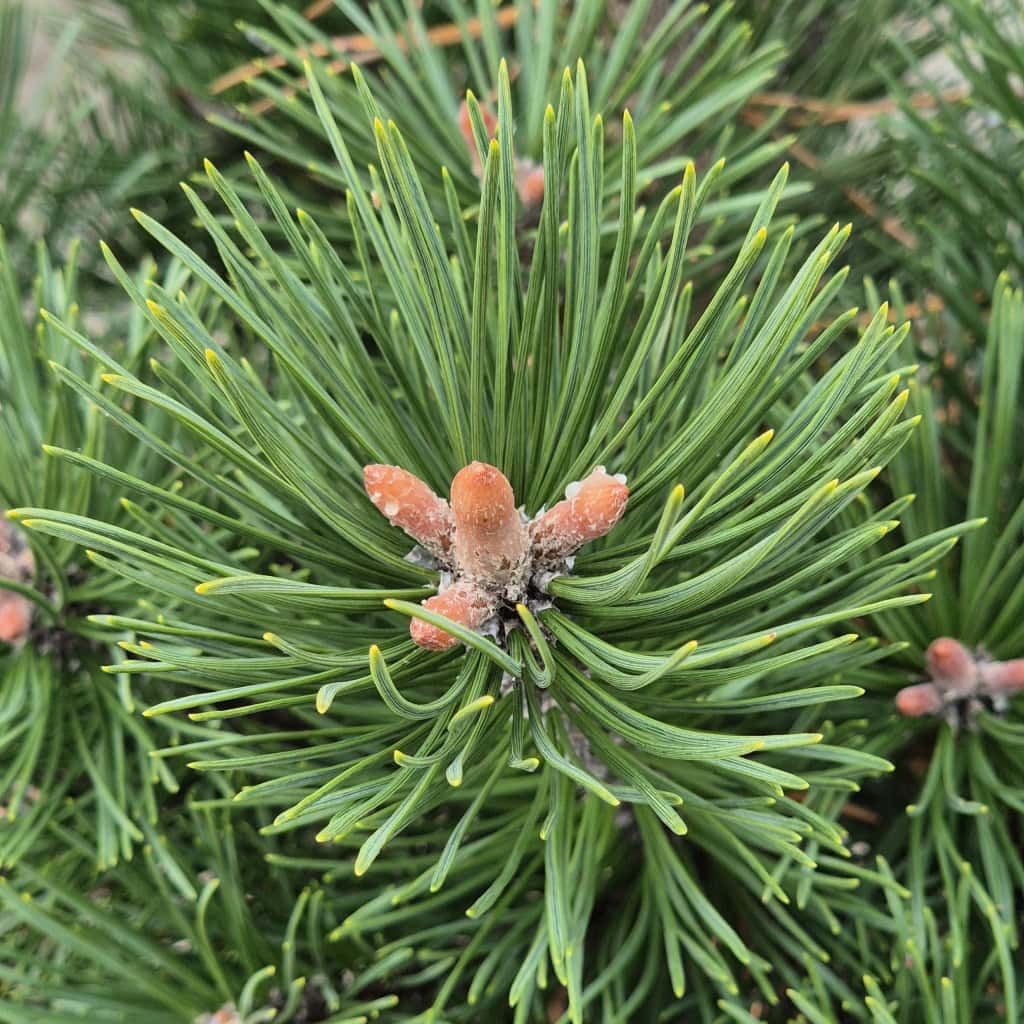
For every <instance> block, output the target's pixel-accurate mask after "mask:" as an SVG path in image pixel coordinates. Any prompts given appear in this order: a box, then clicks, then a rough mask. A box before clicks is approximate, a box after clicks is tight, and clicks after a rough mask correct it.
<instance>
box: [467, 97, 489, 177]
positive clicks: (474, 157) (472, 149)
mask: <svg viewBox="0 0 1024 1024" xmlns="http://www.w3.org/2000/svg"><path fill="white" fill-rule="evenodd" d="M480 113H481V114H482V115H483V119H484V128H486V129H487V134H488V135H489V136H490V137H491V138H492V139H493V138H494V134H495V132H496V131H497V130H498V119H497V118H496V117H495V116H494V115H493V114H492V113H491V112H490V111H489V110H488V109H487V108H486V107H481V108H480ZM459 131H460V132H462V138H463V140H464V141H465V143H466V149H468V150H469V159H470V161H471V162H472V164H473V173H474V174H475V175H476V176H477V177H478V178H479V177H480V175H481V174H483V172H484V169H483V167H482V166H481V164H480V154H479V153H478V152H477V149H476V139H475V138H474V136H473V122H472V121H471V120H470V117H469V104H468V103H467V102H466V101H465V100H463V101H462V103H461V104H460V106H459Z"/></svg>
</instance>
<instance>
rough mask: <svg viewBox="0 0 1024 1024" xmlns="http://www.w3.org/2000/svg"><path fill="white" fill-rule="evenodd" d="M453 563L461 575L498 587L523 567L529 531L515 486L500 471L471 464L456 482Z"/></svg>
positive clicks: (486, 465)
mask: <svg viewBox="0 0 1024 1024" xmlns="http://www.w3.org/2000/svg"><path fill="white" fill-rule="evenodd" d="M452 517H453V519H454V520H455V543H454V547H455V561H456V564H457V565H458V566H459V568H460V569H461V571H462V573H463V574H464V575H465V576H467V577H469V578H471V579H473V578H475V579H477V580H478V581H480V582H482V583H485V584H491V585H500V584H502V583H504V582H505V581H507V580H508V579H510V578H511V577H512V575H513V573H515V572H517V571H519V570H520V569H521V568H522V564H523V559H524V557H525V555H526V550H527V537H526V529H525V528H524V526H523V523H522V521H521V520H520V518H519V513H518V511H516V500H515V495H514V494H513V492H512V485H511V484H510V483H509V482H508V480H507V479H506V477H505V474H504V473H502V472H501V470H500V469H497V468H495V467H494V466H490V465H488V464H487V463H485V462H471V463H470V464H469V465H468V466H465V467H463V468H462V469H460V470H459V471H458V473H456V474H455V479H454V480H452Z"/></svg>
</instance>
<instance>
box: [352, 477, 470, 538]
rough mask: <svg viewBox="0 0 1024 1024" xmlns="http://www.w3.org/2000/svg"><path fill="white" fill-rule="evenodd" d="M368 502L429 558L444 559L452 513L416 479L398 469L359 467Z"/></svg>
mask: <svg viewBox="0 0 1024 1024" xmlns="http://www.w3.org/2000/svg"><path fill="white" fill-rule="evenodd" d="M363 486H364V487H365V488H366V493H367V495H368V496H369V498H370V501H372V502H373V503H374V505H376V506H377V509H378V511H379V512H381V513H383V515H385V516H386V517H387V520H388V522H389V523H391V525H392V526H397V527H399V528H400V529H402V530H404V531H405V532H406V533H407V534H408V535H409V536H410V537H412V538H413V540H415V541H417V542H418V543H420V544H422V545H423V547H425V548H426V549H427V550H428V551H429V552H430V553H431V554H432V555H435V556H437V557H439V558H444V557H445V556H446V555H447V552H448V549H449V547H450V546H451V534H452V513H451V509H450V508H449V507H448V502H447V501H445V500H444V498H439V497H438V496H437V495H436V494H435V493H434V492H433V491H432V490H431V489H430V488H429V487H428V486H427V485H426V484H425V483H424V482H423V481H422V480H420V478H419V477H416V476H413V475H412V473H409V472H407V471H406V470H404V469H400V468H399V467H398V466H381V465H376V464H374V465H370V466H364V467H363Z"/></svg>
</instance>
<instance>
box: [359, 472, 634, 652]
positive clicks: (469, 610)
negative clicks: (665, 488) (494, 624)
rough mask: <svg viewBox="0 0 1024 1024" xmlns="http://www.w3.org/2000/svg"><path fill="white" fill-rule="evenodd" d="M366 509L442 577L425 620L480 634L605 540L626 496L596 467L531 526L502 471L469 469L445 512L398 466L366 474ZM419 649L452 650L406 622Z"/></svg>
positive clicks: (439, 635) (431, 632)
mask: <svg viewBox="0 0 1024 1024" xmlns="http://www.w3.org/2000/svg"><path fill="white" fill-rule="evenodd" d="M363 483H364V486H365V487H366V493H367V494H368V495H369V496H370V501H372V502H373V504H374V505H376V507H377V509H378V510H379V511H380V512H382V513H383V514H384V515H385V516H387V519H388V522H390V523H391V525H392V526H397V527H400V528H401V529H402V530H404V531H405V532H406V533H407V534H408V535H409V536H410V537H412V538H413V540H415V541H416V542H417V543H418V544H420V545H421V546H422V547H423V548H424V549H425V550H426V551H427V552H428V553H429V554H430V555H431V556H433V558H434V559H435V560H436V561H437V562H438V563H439V565H441V566H442V567H443V568H444V569H445V570H446V575H445V577H443V579H442V586H441V589H440V591H439V593H438V594H437V595H436V596H434V597H431V598H428V599H427V600H426V601H424V602H423V607H424V608H426V609H428V610H429V611H432V612H436V613H437V614H438V615H443V616H444V617H445V618H446V619H450V620H451V621H452V622H456V623H458V624H459V625H461V626H465V627H466V628H467V629H474V630H476V629H479V628H480V627H481V626H483V625H484V623H486V622H487V621H488V620H489V619H491V618H493V617H494V615H495V614H496V613H497V612H498V610H499V608H500V607H501V606H502V604H514V603H515V602H517V601H520V600H522V599H523V598H524V597H525V595H526V594H527V592H528V590H529V588H530V586H531V585H533V586H536V585H537V581H538V580H541V579H543V578H545V577H550V575H552V574H553V573H557V572H558V571H564V569H565V567H566V559H567V558H569V556H571V555H572V554H573V553H574V552H575V551H576V550H577V549H578V548H580V547H582V546H583V545H584V544H587V543H588V542H590V541H592V540H596V539H597V538H598V537H603V536H604V535H605V534H606V533H607V532H608V531H609V530H610V529H611V528H612V527H613V526H614V525H615V524H616V523H617V522H618V521H619V518H620V517H621V516H622V513H623V511H624V509H625V507H626V500H627V499H628V497H629V488H628V487H627V486H626V481H625V478H624V477H622V476H609V475H608V473H606V472H605V469H604V467H603V466H598V467H597V468H596V469H594V471H593V472H592V473H591V474H590V475H589V476H588V477H587V478H586V479H585V480H582V481H580V482H579V483H574V484H570V485H569V487H567V488H566V491H565V500H564V501H560V502H559V503H558V504H557V505H555V506H554V507H553V508H550V509H548V510H547V511H546V512H544V511H542V512H541V513H540V514H538V515H537V516H536V518H534V519H533V520H528V519H526V517H525V516H524V515H523V514H522V512H521V511H520V510H519V509H517V508H516V503H515V495H514V494H513V492H512V485H511V484H510V483H509V482H508V480H507V479H506V478H505V475H504V474H503V473H502V472H501V470H499V469H496V468H495V467H494V466H489V465H487V464H486V463H483V462H471V463H470V464H469V465H468V466H465V467H464V468H463V469H460V470H459V472H458V473H456V474H455V478H454V479H453V480H452V488H451V504H450V505H449V504H448V502H447V501H445V500H444V499H443V498H439V497H438V496H437V495H436V494H434V492H433V491H432V490H431V489H430V488H429V487H428V486H427V485H426V484H425V483H424V482H423V481H422V480H420V479H418V478H417V477H415V476H413V475H412V473H409V472H407V471H406V470H404V469H399V468H398V467H397V466H380V465H372V466H366V467H365V468H364V469H363ZM410 632H411V634H412V638H413V640H414V641H415V642H416V643H417V644H419V646H420V647H427V648H429V649H431V650H435V651H443V650H446V649H447V648H449V647H452V646H454V645H455V644H456V643H457V642H458V641H457V640H456V639H455V637H453V636H451V635H450V634H449V633H446V632H445V631H444V630H443V629H439V628H438V627H437V626H433V625H431V624H430V623H427V622H424V621H422V620H420V619H414V620H413V622H412V624H411V626H410Z"/></svg>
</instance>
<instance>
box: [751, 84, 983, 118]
mask: <svg viewBox="0 0 1024 1024" xmlns="http://www.w3.org/2000/svg"><path fill="white" fill-rule="evenodd" d="M969 95H970V90H969V89H968V88H967V87H966V86H964V85H956V86H952V87H951V88H949V89H945V90H944V91H943V92H942V93H940V95H939V97H936V96H935V94H934V93H931V92H917V93H914V94H913V95H912V96H911V97H910V100H909V103H910V106H912V107H914V108H915V109H917V110H933V109H934V108H935V107H937V106H938V105H939V101H940V99H941V102H943V103H958V102H959V101H960V100H963V99H966V97H967V96H969ZM748 103H749V104H750V105H751V106H754V107H785V108H786V109H787V110H789V111H794V112H795V113H792V114H789V115H787V117H786V120H787V122H789V123H791V124H796V125H808V124H841V123H842V122H844V121H854V120H856V119H857V118H862V117H864V118H868V117H880V116H881V115H882V114H895V113H897V112H898V111H899V110H900V108H901V106H902V104H901V103H900V101H899V100H897V99H893V98H892V97H886V99H884V100H873V101H871V102H867V103H832V102H831V101H829V100H821V99H818V98H817V97H814V96H800V95H798V94H797V93H791V92H758V93H754V95H753V96H751V97H750V99H749V101H748Z"/></svg>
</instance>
